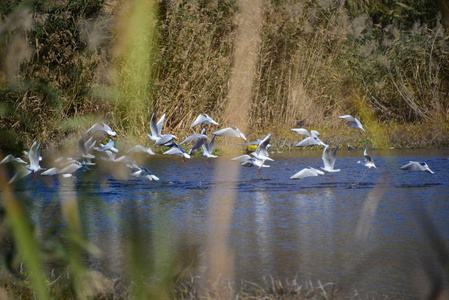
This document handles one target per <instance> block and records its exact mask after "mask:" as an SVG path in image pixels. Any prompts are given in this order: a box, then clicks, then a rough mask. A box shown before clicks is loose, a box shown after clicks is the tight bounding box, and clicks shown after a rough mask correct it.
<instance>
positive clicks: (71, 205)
mask: <svg viewBox="0 0 449 300" xmlns="http://www.w3.org/2000/svg"><path fill="white" fill-rule="evenodd" d="M72 179H73V178H70V179H64V178H63V177H62V176H60V178H59V196H60V200H61V210H62V216H63V219H64V221H65V224H66V228H65V236H66V237H67V239H68V250H67V254H68V257H67V259H68V263H69V266H70V274H71V280H72V284H73V287H74V291H75V293H76V295H77V298H78V299H86V298H87V297H88V296H90V292H91V291H90V282H88V280H89V279H88V277H87V268H86V266H85V265H84V263H83V262H82V261H83V259H82V252H83V250H86V249H85V248H86V247H87V244H86V242H85V241H84V238H83V236H82V228H81V220H80V215H79V208H78V199H77V197H76V188H75V184H74V182H73V180H72Z"/></svg>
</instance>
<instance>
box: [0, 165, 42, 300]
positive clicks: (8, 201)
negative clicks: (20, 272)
mask: <svg viewBox="0 0 449 300" xmlns="http://www.w3.org/2000/svg"><path fill="white" fill-rule="evenodd" d="M4 171H5V170H4V169H3V167H2V166H0V187H1V191H2V193H1V195H2V200H3V201H2V202H3V204H4V205H5V208H6V212H7V216H8V219H9V221H10V222H11V229H12V233H13V237H14V240H15V242H16V243H17V246H18V247H17V248H18V249H19V251H20V254H21V255H22V257H23V260H24V262H25V267H26V270H27V274H28V275H29V276H30V280H31V287H32V289H33V291H34V293H35V296H36V298H37V299H49V296H48V291H47V284H46V276H45V270H44V268H43V265H42V260H41V257H40V255H39V253H40V252H39V250H38V249H39V245H38V242H37V241H36V239H35V237H34V235H33V231H32V226H31V224H30V220H29V218H27V217H26V215H25V213H24V211H23V209H22V208H21V206H20V204H19V202H18V200H17V198H16V197H15V196H14V193H13V191H12V189H11V186H10V185H9V184H8V181H7V179H6V176H5V173H4Z"/></svg>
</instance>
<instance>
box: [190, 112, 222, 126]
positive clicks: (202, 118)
mask: <svg viewBox="0 0 449 300" xmlns="http://www.w3.org/2000/svg"><path fill="white" fill-rule="evenodd" d="M199 124H203V125H208V124H214V125H220V124H218V123H217V122H215V121H214V120H212V118H211V117H209V116H208V115H206V114H200V115H199V116H198V117H197V118H196V119H195V121H193V123H192V125H190V128H193V127H195V126H196V125H199Z"/></svg>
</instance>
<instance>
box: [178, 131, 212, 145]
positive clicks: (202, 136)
mask: <svg viewBox="0 0 449 300" xmlns="http://www.w3.org/2000/svg"><path fill="white" fill-rule="evenodd" d="M198 139H201V140H207V141H210V138H209V137H208V136H207V135H205V134H203V133H194V134H192V135H190V136H188V137H187V138H186V139H185V140H184V141H182V142H181V143H179V145H182V144H185V143H188V142H191V141H195V140H198Z"/></svg>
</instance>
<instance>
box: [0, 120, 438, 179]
mask: <svg viewBox="0 0 449 300" xmlns="http://www.w3.org/2000/svg"><path fill="white" fill-rule="evenodd" d="M339 118H341V119H343V120H346V121H347V125H348V126H350V127H351V128H354V129H359V130H362V131H365V129H363V127H362V124H361V123H360V121H359V120H357V119H356V118H354V117H352V116H350V115H344V116H340V117H339ZM164 122H165V114H164V115H163V116H162V117H161V118H160V119H159V120H158V121H156V116H155V114H154V113H153V114H152V116H151V120H150V131H151V134H147V136H148V138H149V139H150V140H151V141H153V142H154V147H158V146H162V147H168V150H166V151H165V152H163V154H164V155H176V156H180V157H182V159H183V161H184V162H185V159H189V158H190V156H191V155H192V154H193V153H195V152H197V151H199V150H200V149H201V150H202V155H203V156H204V157H206V158H207V159H208V161H207V162H209V159H211V158H216V157H217V156H216V155H214V154H213V150H214V144H215V138H216V137H217V136H219V137H236V138H241V139H243V140H245V141H246V140H247V139H246V137H245V135H244V134H243V133H242V132H241V131H240V130H239V129H238V128H237V127H235V126H231V127H227V128H224V129H221V130H218V131H215V132H213V133H212V138H210V137H208V136H207V135H206V129H205V128H203V129H202V131H201V133H195V134H192V135H190V136H189V137H187V138H186V139H185V140H184V141H183V142H181V143H179V144H178V143H176V142H175V140H176V139H177V137H176V136H175V135H173V134H162V129H163V125H164ZM197 125H202V126H204V125H219V124H218V123H217V122H215V121H214V120H213V119H212V118H211V117H209V116H208V115H207V114H200V115H199V116H198V117H197V118H196V119H195V121H194V122H193V123H192V125H191V126H190V127H191V128H194V127H196V126H197ZM291 130H292V131H295V132H296V133H298V134H300V135H304V136H305V138H304V139H302V140H301V141H300V142H299V143H297V144H296V146H297V147H307V146H315V145H318V146H323V147H324V150H323V155H322V159H323V163H324V167H321V168H320V169H321V170H320V169H316V168H313V167H307V168H304V169H302V170H301V171H299V172H297V173H296V174H294V175H293V176H291V177H290V179H301V178H305V177H312V176H323V175H324V174H325V172H327V173H330V174H333V173H336V172H340V169H335V168H334V166H335V161H336V152H337V149H338V146H337V147H335V148H334V150H333V151H331V148H330V146H329V145H327V144H325V143H323V141H321V140H320V138H319V135H320V133H319V132H317V131H315V130H311V131H310V133H309V131H308V130H307V129H304V128H292V129H291ZM116 135H117V133H116V132H115V131H113V130H112V129H111V128H110V127H109V126H108V125H107V124H104V123H103V124H99V123H96V124H94V125H93V126H92V127H91V128H89V129H88V130H87V131H86V132H85V133H83V134H82V135H81V137H80V138H79V140H78V143H77V151H76V153H74V155H73V157H59V158H57V159H55V160H54V162H53V164H52V165H54V167H51V168H48V169H44V168H42V167H41V166H40V162H41V160H42V157H41V143H40V142H34V143H33V145H32V146H31V148H30V149H29V151H28V152H26V151H24V155H23V157H24V158H25V160H27V161H25V160H24V159H22V158H21V157H15V156H13V155H11V154H10V155H8V156H6V157H5V158H4V159H3V160H2V161H1V162H0V164H14V166H15V174H14V175H13V176H12V178H11V179H10V180H9V183H12V182H15V181H17V180H19V179H21V178H24V177H26V176H28V175H31V176H35V175H36V174H41V175H43V176H52V175H60V176H62V177H63V178H67V177H72V176H73V175H74V174H75V172H77V171H79V170H82V169H84V170H87V171H89V170H91V169H90V168H91V167H92V166H94V165H96V164H97V161H99V160H100V161H105V162H113V163H120V164H123V165H124V166H125V167H126V168H127V170H129V175H130V176H131V177H142V178H146V179H148V180H151V181H157V180H159V178H158V177H157V176H156V175H154V174H152V173H151V171H150V170H148V169H147V168H145V167H140V166H139V165H138V164H137V163H136V161H135V160H134V159H133V155H135V154H139V153H140V154H149V155H154V154H155V153H154V152H153V150H152V149H151V148H150V147H143V146H141V145H136V146H134V147H132V148H131V149H129V150H128V151H127V152H126V153H125V154H124V155H121V156H117V153H118V152H119V150H118V149H117V148H115V143H114V140H113V139H111V137H114V136H116ZM105 136H107V137H109V138H110V139H109V141H108V142H107V143H106V144H102V143H100V142H99V141H100V140H103V139H104V138H105ZM270 139H271V134H268V135H267V136H266V137H265V138H264V139H262V140H257V141H254V142H249V143H245V144H244V145H257V148H256V150H255V151H254V152H252V153H251V155H252V156H250V155H248V154H245V155H241V156H239V157H236V158H233V159H232V160H233V161H237V162H239V163H241V165H242V166H245V167H252V166H255V167H257V168H258V169H259V171H258V174H259V175H260V173H261V169H262V168H265V167H269V165H267V164H266V162H267V161H273V159H272V158H270V157H269V151H268V149H269V148H270V147H271V145H270ZM97 143H98V146H97ZM189 143H193V145H192V147H191V148H190V150H189V151H188V152H187V151H186V150H184V148H183V146H182V145H187V144H189ZM363 155H364V158H365V161H364V162H362V161H358V163H360V164H363V165H364V166H365V167H366V168H367V169H366V173H368V171H369V170H370V169H371V168H377V167H376V165H375V163H374V160H373V158H372V157H371V156H370V155H369V154H368V153H367V147H366V143H365V149H364V152H363ZM401 169H402V170H416V171H426V172H429V173H431V174H434V172H433V171H431V170H430V168H429V166H428V165H427V164H426V163H425V162H416V161H410V162H409V163H408V164H406V165H404V166H402V167H401ZM362 178H363V177H362ZM331 180H333V177H331ZM359 182H360V181H359Z"/></svg>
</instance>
